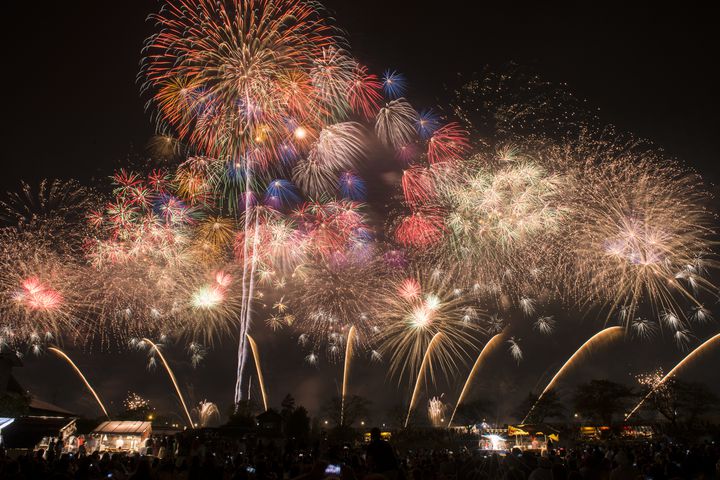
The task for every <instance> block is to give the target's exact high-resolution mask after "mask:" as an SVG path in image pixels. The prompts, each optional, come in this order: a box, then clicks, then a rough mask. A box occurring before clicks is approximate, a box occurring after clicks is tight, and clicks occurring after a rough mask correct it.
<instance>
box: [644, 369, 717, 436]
mask: <svg viewBox="0 0 720 480" xmlns="http://www.w3.org/2000/svg"><path fill="white" fill-rule="evenodd" d="M646 386H647V387H648V388H647V389H646V391H645V392H644V394H645V395H647V396H648V401H647V402H646V405H647V406H649V407H650V408H652V409H654V410H655V411H657V412H658V413H659V414H660V415H662V416H663V417H665V419H667V420H668V421H669V422H670V424H671V425H672V426H673V427H675V426H676V425H677V424H678V423H679V422H682V421H685V422H686V423H687V424H688V425H689V426H691V425H693V424H694V423H695V422H696V421H697V420H698V419H700V418H701V417H702V415H704V414H707V413H710V412H712V411H713V410H715V409H717V407H718V404H719V403H720V399H718V396H717V395H716V394H715V393H714V392H713V391H712V390H710V389H709V388H708V387H707V386H706V385H704V384H702V383H693V382H684V381H682V380H678V379H675V378H670V379H668V380H666V381H665V382H662V383H661V384H658V383H647V384H646Z"/></svg>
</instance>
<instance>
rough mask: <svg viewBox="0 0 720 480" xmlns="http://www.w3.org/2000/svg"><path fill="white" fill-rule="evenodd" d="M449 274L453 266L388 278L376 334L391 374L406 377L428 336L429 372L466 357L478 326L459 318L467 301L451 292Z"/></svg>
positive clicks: (479, 329) (411, 376)
mask: <svg viewBox="0 0 720 480" xmlns="http://www.w3.org/2000/svg"><path fill="white" fill-rule="evenodd" d="M453 277H454V274H453V272H441V271H437V270H434V271H430V272H426V271H423V270H418V271H417V272H415V273H414V274H411V275H410V276H409V277H407V278H404V279H400V280H397V281H395V282H391V283H390V286H389V291H388V292H387V294H386V295H385V296H384V300H385V302H386V305H384V306H383V309H382V310H383V317H384V319H383V328H382V329H381V331H380V332H378V335H377V337H378V340H379V343H380V346H381V352H382V353H383V356H384V357H386V358H388V359H389V360H390V368H389V374H390V375H391V376H394V377H397V378H398V379H402V378H403V377H405V376H408V377H409V379H410V381H411V382H412V380H413V379H414V377H415V375H416V374H417V372H419V371H420V365H421V363H422V361H423V359H424V357H425V354H426V352H427V350H428V345H429V344H430V342H431V341H432V339H434V338H437V340H436V341H435V347H434V349H433V355H432V358H431V365H430V367H431V368H430V374H431V378H434V373H433V372H434V371H435V370H436V369H439V370H440V371H442V372H444V373H445V374H448V373H449V372H452V371H454V370H455V369H456V368H457V367H458V362H461V361H463V360H464V359H465V358H467V355H468V351H469V350H470V349H471V347H472V346H473V344H474V343H475V341H476V340H475V337H476V335H478V334H480V333H482V330H483V328H482V325H477V324H473V325H468V324H467V323H466V322H464V321H463V317H464V315H465V314H466V308H467V307H469V306H473V302H472V300H470V299H468V298H465V297H464V296H463V295H459V296H458V295H457V294H456V293H457V291H456V288H455V287H454V286H453V285H452V284H451V281H452V279H453ZM439 333H442V335H441V336H439V337H438V336H437V335H438V334H439Z"/></svg>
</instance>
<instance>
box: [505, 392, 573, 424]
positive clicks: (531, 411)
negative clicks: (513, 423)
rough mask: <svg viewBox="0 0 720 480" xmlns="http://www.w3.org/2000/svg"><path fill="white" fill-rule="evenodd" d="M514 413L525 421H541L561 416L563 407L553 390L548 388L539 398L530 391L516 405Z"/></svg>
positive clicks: (562, 415)
mask: <svg viewBox="0 0 720 480" xmlns="http://www.w3.org/2000/svg"><path fill="white" fill-rule="evenodd" d="M514 415H515V417H516V418H517V419H518V420H520V421H522V420H523V419H525V423H542V422H544V421H545V420H546V419H548V418H563V417H564V416H565V407H564V406H563V404H562V403H561V402H560V399H559V398H558V396H557V393H556V392H555V390H548V391H547V392H545V395H543V396H542V397H540V398H539V399H538V396H537V395H535V394H534V393H532V392H530V393H528V395H527V397H525V400H523V401H522V403H520V405H518V406H517V408H516V409H515V413H514ZM525 417H527V418H525Z"/></svg>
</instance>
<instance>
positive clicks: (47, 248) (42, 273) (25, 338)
mask: <svg viewBox="0 0 720 480" xmlns="http://www.w3.org/2000/svg"><path fill="white" fill-rule="evenodd" d="M50 239H51V237H50V236H48V237H47V238H43V236H39V235H38V232H37V231H26V230H23V231H18V230H17V229H15V228H12V227H10V228H5V229H0V315H1V316H2V322H0V327H1V328H2V329H3V331H4V332H6V333H5V334H2V335H0V336H1V337H2V339H3V340H2V343H8V344H10V343H13V344H14V343H23V344H32V345H34V348H36V349H37V348H39V345H40V343H41V340H42V338H43V337H45V338H57V337H58V336H59V335H60V334H63V335H65V336H66V337H68V338H74V337H76V336H77V335H78V334H79V333H80V331H81V329H83V328H84V327H85V326H86V325H85V322H84V321H81V315H80V314H81V312H82V309H83V307H84V306H85V305H86V304H85V302H84V298H83V295H82V293H83V292H82V289H81V288H79V285H80V281H81V279H82V274H81V270H82V269H81V264H80V263H79V262H78V261H77V259H76V258H75V257H73V256H70V255H69V254H65V253H61V252H57V251H54V250H53V249H54V248H56V246H55V245H54V244H53V243H52V242H51V241H50Z"/></svg>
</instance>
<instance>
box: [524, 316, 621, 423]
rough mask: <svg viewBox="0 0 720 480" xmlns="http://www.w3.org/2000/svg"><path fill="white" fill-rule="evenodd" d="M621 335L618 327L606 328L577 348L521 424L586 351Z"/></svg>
mask: <svg viewBox="0 0 720 480" xmlns="http://www.w3.org/2000/svg"><path fill="white" fill-rule="evenodd" d="M622 334H623V328H622V327H619V326H615V327H608V328H605V329H603V330H600V331H599V332H598V333H596V334H595V335H593V336H592V337H590V338H588V339H587V341H586V342H585V343H583V344H582V345H581V346H580V348H578V349H577V350H576V351H575V353H573V354H572V356H571V357H570V358H569V359H568V360H567V362H565V364H564V365H563V366H562V367H561V368H560V370H558V371H557V373H556V374H555V376H554V377H553V378H552V380H550V383H548V384H547V386H546V387H545V389H544V390H543V391H542V393H541V394H540V396H538V398H537V400H535V403H534V404H533V406H532V408H530V411H529V412H528V413H527V415H525V418H523V421H522V423H525V422H526V421H527V419H528V417H529V416H530V414H531V413H532V412H533V410H535V406H536V405H537V404H538V402H539V401H540V399H541V398H543V395H545V394H546V393H547V392H548V391H549V390H550V389H551V388H552V387H554V386H555V383H557V381H558V379H559V378H560V377H562V376H563V375H564V374H565V372H567V370H568V369H569V368H570V367H572V366H573V364H574V363H575V362H576V361H577V360H578V359H579V358H580V357H581V356H582V355H583V354H584V353H585V352H586V351H588V350H590V349H591V348H593V347H594V346H595V345H597V344H601V343H603V342H610V341H612V340H614V339H616V338H618V337H620V336H622Z"/></svg>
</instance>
